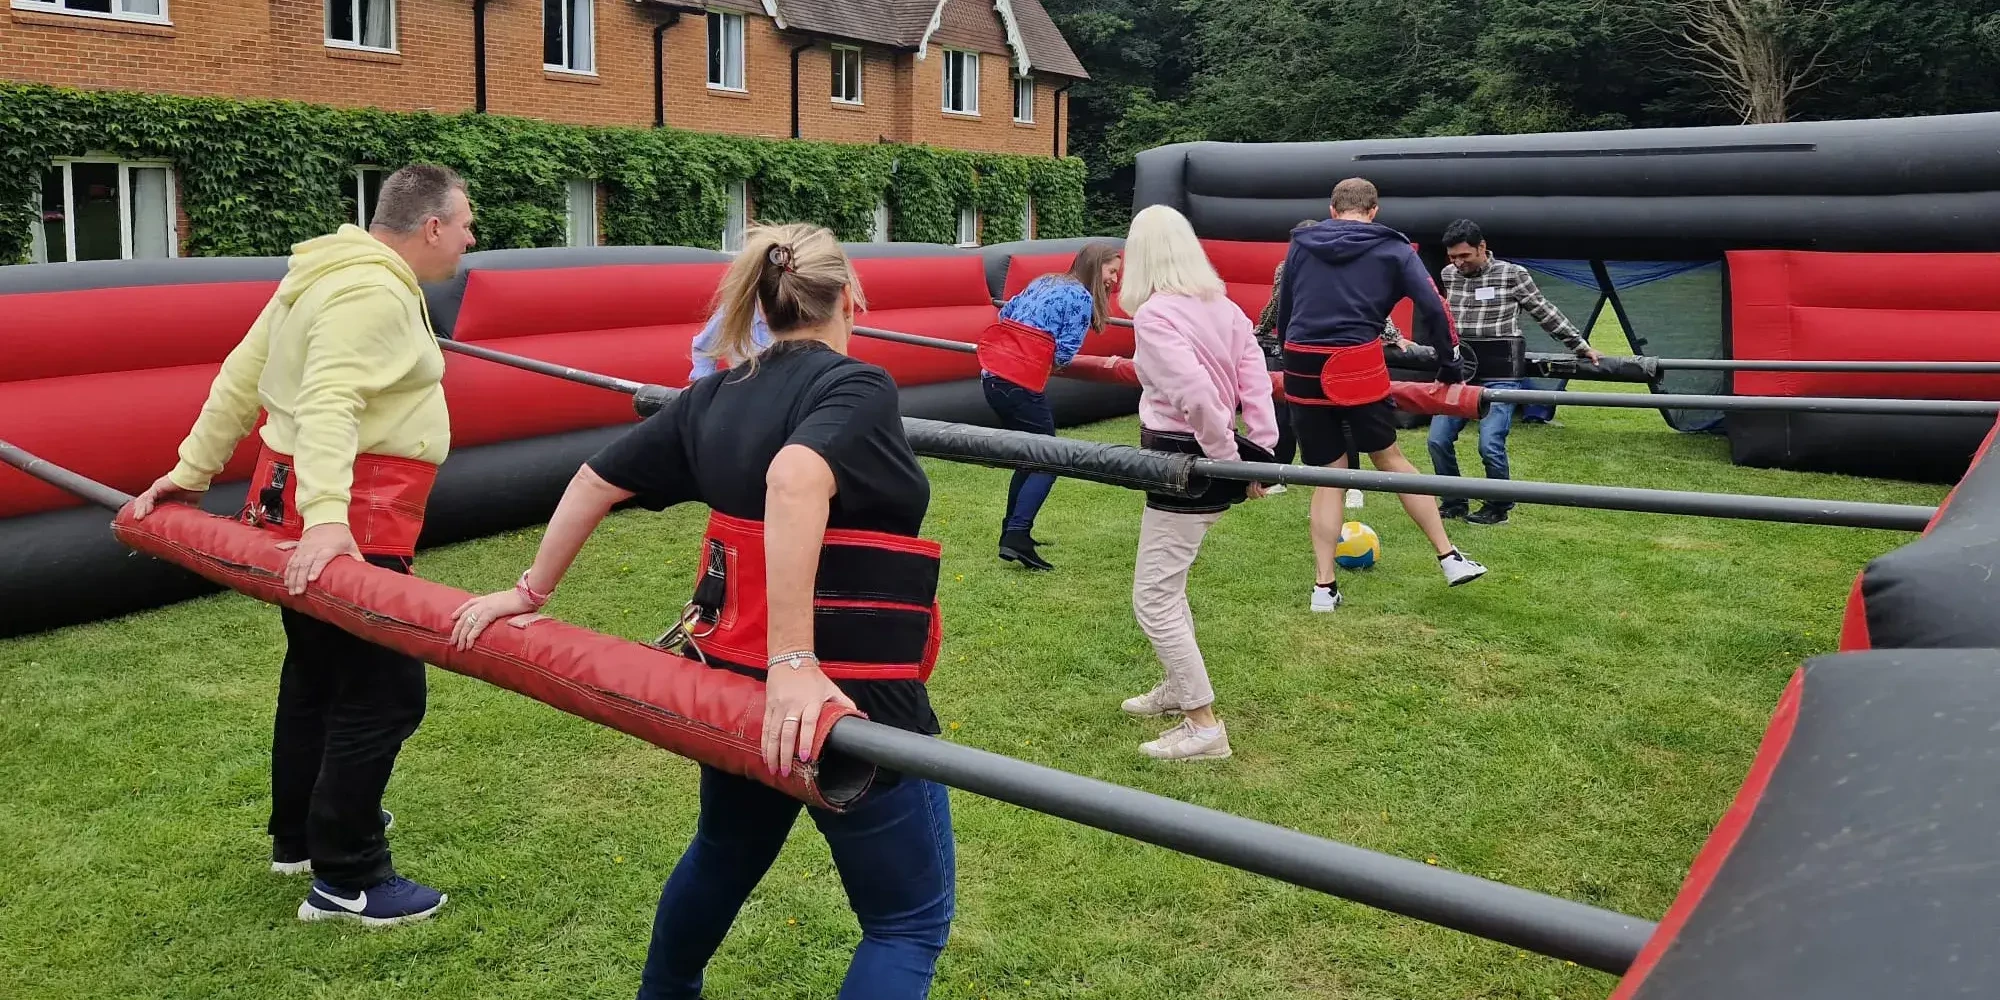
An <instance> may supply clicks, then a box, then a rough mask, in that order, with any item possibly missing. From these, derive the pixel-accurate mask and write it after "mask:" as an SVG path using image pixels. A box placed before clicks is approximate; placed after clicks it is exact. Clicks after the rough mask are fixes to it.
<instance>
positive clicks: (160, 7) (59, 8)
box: [13, 0, 172, 24]
mask: <svg viewBox="0 0 2000 1000" xmlns="http://www.w3.org/2000/svg"><path fill="white" fill-rule="evenodd" d="M13 6H14V9H15V10H39V11H47V12H48V13H51V14H75V15H77V16H78V17H105V18H111V19H113V20H118V21H144V22H146V23H147V24H170V23H172V22H170V21H168V20H167V0H14V4H13Z"/></svg>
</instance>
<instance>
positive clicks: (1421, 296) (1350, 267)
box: [1276, 219, 1457, 357]
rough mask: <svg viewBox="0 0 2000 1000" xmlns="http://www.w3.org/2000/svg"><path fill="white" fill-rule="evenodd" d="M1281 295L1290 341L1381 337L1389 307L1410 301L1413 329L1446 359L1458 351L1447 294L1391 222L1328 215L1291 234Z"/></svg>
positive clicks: (1335, 342) (1281, 318)
mask: <svg viewBox="0 0 2000 1000" xmlns="http://www.w3.org/2000/svg"><path fill="white" fill-rule="evenodd" d="M1276 294H1277V296H1278V317H1277V319H1278V329H1279V330H1280V331H1281V332H1282V334H1283V336H1284V338H1285V340H1286V342H1288V343H1293V344H1315V345H1320V346H1331V347H1345V346H1352V345H1355V344H1365V343H1368V342H1370V341H1373V340H1377V339H1380V338H1381V336H1382V331H1383V327H1384V326H1385V325H1386V324H1387V322H1388V320H1389V310H1391V309H1393V308H1395V306H1396V303H1398V302H1401V301H1402V300H1403V299H1406V298H1407V299H1409V300H1410V304H1411V305H1412V306H1414V307H1415V309H1416V315H1417V327H1418V329H1417V331H1410V333H1411V335H1412V336H1415V337H1418V338H1419V339H1421V340H1422V341H1424V342H1427V343H1429V344H1430V345H1431V346H1432V347H1435V348H1438V349H1439V354H1440V356H1442V357H1453V356H1455V344H1456V341H1457V337H1456V336H1455V335H1454V334H1453V332H1452V326H1451V320H1450V318H1449V316H1448V315H1447V314H1446V311H1445V307H1444V299H1443V298H1442V297H1441V296H1439V295H1438V290H1437V286H1436V285H1434V284H1432V283H1431V277H1430V275H1429V274H1428V273H1426V272H1425V271H1424V264H1423V261H1422V260H1420V259H1419V258H1418V257H1417V251H1416V248H1415V247H1413V246H1411V245H1410V240H1409V238H1408V237H1406V236H1404V235H1403V234H1402V233H1399V232H1397V231H1396V230H1394V229H1391V228H1389V227H1388V226H1384V225H1381V224H1379V223H1374V222H1357V221H1353V220H1349V219H1329V220H1327V221H1325V222H1321V223H1318V224H1316V225H1312V226H1307V227H1305V228H1303V229H1298V230H1295V231H1293V233H1292V245H1291V248H1290V249H1289V250H1287V251H1286V253H1285V273H1284V283H1283V285H1282V286H1281V287H1279V288H1278V289H1277V291H1276Z"/></svg>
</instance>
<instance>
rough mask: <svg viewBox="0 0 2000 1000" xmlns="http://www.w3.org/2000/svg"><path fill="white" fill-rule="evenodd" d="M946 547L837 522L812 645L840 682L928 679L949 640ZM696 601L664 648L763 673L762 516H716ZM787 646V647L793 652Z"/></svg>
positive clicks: (817, 584)
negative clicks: (941, 582) (942, 605)
mask: <svg viewBox="0 0 2000 1000" xmlns="http://www.w3.org/2000/svg"><path fill="white" fill-rule="evenodd" d="M941 554H942V549H941V548H940V547H939V546H938V543H936V542H932V541H927V540H925V539H922V538H916V537H912V536H909V535H897V534H891V533H889V532H882V531H855V530H851V529H841V528H829V529H827V532H826V536H825V540H824V542H823V543H822V545H821V548H820V556H819V572H818V575H817V576H816V577H815V579H814V581H813V649H814V651H815V652H816V653H817V654H818V655H819V661H820V664H819V665H820V670H821V671H822V672H824V673H825V674H826V676H828V677H831V678H834V679H836V680H868V681H885V680H916V681H927V680H929V679H930V676H931V669H932V668H933V667H934V666H936V664H937V656H938V647H939V645H940V644H941V642H942V641H943V631H942V627H941V617H940V615H939V611H938V604H937V584H938V569H939V557H940V555H941ZM699 572H700V575H699V576H698V577H696V580H695V588H694V599H693V600H691V601H689V602H688V606H687V609H686V611H685V612H683V614H682V616H681V620H680V623H679V624H677V625H676V626H675V627H674V629H673V630H672V631H670V632H668V633H667V635H665V636H663V637H661V644H662V645H672V644H675V643H683V642H684V643H685V644H686V645H687V646H688V647H689V648H690V649H689V651H690V652H691V653H693V654H695V655H697V656H698V657H699V658H700V659H702V660H703V661H705V662H709V663H711V664H713V665H718V666H731V667H737V668H741V669H744V670H749V671H753V672H761V671H763V670H764V668H765V665H766V664H767V663H769V661H770V652H769V649H768V642H767V635H766V631H765V630H766V628H767V627H768V625H769V607H768V605H767V604H766V603H765V594H766V590H765V585H766V574H765V567H764V522H762V521H753V520H750V519H747V518H740V517H731V516H729V515H727V514H723V513H720V512H711V513H710V514H709V516H708V530H707V532H705V533H704V534H703V535H702V539H701V567H700V571H699ZM786 652H789V650H787V651H786Z"/></svg>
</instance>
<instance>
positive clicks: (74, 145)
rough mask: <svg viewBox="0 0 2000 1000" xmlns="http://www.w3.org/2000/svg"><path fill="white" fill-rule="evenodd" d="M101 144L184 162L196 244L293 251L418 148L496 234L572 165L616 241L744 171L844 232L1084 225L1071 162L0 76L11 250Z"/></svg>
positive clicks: (685, 208)
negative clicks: (358, 182)
mask: <svg viewBox="0 0 2000 1000" xmlns="http://www.w3.org/2000/svg"><path fill="white" fill-rule="evenodd" d="M93 154H108V155H113V156H119V157H129V158H134V159H139V158H144V159H164V160H169V161H172V163H173V164H174V170H175V176H176V182H177V185H178V192H179V200H180V205H181V208H182V210H183V211H185V212H186V213H187V217H188V222H189V227H190V228H189V237H188V246H187V252H188V253H190V254H194V255H198V256H255V255H270V254H283V253H285V252H287V251H288V250H289V248H290V247H291V245H292V244H294V243H297V242H299V241H300V240H304V239H308V238H310V237H312V236H316V235H318V234H321V233H325V232H330V231H332V230H333V229H334V228H336V227H338V226H339V225H340V224H341V223H343V222H347V221H351V220H352V219H353V218H354V191H353V187H354V183H353V176H354V175H353V170H354V167H355V166H356V165H357V164H372V165H379V166H383V167H392V166H396V165H399V164H403V163H411V162H419V161H426V162H433V163H443V164H446V165H448V166H451V167H453V168H454V169H456V170H458V171H459V172H460V173H462V174H463V175H464V176H465V179H466V184H467V187H468V188H469V189H470V193H471V195H472V198H473V202H474V204H475V205H476V206H477V210H478V222H477V231H478V233H479V242H480V246H481V247H484V248H496V247H528V246H559V245H561V244H562V243H563V240H564V231H565V224H564V218H565V205H566V202H567V197H566V193H567V183H568V182H569V181H570V180H574V179H578V178H595V179H597V180H599V181H600V182H601V183H602V184H603V185H604V186H605V189H606V192H607V195H606V211H605V216H604V219H603V227H604V235H605V239H606V241H607V242H610V243H617V244H652V245H675V246H704V247H717V246H719V245H720V243H721V235H722V229H723V224H724V219H725V218H726V216H727V213H728V191H729V186H730V185H731V184H733V183H735V182H738V181H743V182H747V183H748V185H749V187H750V190H751V191H752V192H754V195H753V198H754V202H755V212H754V214H755V216H756V218H757V219H759V220H762V221H774V222H779V221H782V222H801V221H803V222H814V223H818V224H820V225H824V226H827V227H828V228H830V229H832V230H833V231H834V232H835V233H837V234H838V235H839V236H840V238H841V239H843V240H854V241H860V240H866V239H868V237H869V231H870V229H871V228H872V226H873V222H874V216H875V206H876V205H877V203H878V202H883V201H886V202H887V204H888V205H889V208H890V219H891V224H890V237H891V238H892V239H896V240H906V241H914V242H925V243H950V242H953V241H954V240H955V239H956V236H957V231H958V212H959V209H960V208H962V207H967V206H972V207H976V208H978V209H979V210H980V212H981V213H982V216H983V218H984V220H985V228H984V239H983V242H987V243H998V242H1003V241H1006V240H1012V239H1019V238H1021V236H1022V234H1021V221H1022V215H1023V209H1024V208H1025V206H1026V204H1027V202H1028V200H1029V199H1031V198H1032V199H1033V202H1034V209H1035V218H1036V229H1037V232H1036V235H1037V236H1039V237H1041V238H1045V239H1055V238H1061V237H1067V236H1079V235H1082V234H1083V232H1084V200H1083V180H1084V168H1083V164H1082V162H1081V161H1078V160H1075V159H1051V158H1048V157H1030V156H1012V155H1004V154H995V153H973V152H964V151H959V150H949V149H939V148H936V147H931V146H910V145H895V144H875V145H866V146H861V145H844V144H838V143H826V142H801V141H795V140H793V141H786V140H770V139H750V138H741V137H737V136H722V135H708V134H703V133H695V132H684V131H680V130H677V129H636V128H601V127H586V126H575V125H559V124H553V123H549V122H541V121H533V120H529V119H523V118H510V117H504V116H499V115H479V114H459V115H438V114H429V113H403V112H388V111H377V110H368V109H362V110H352V109H341V108H330V107H323V106H320V105H313V104H301V103H295V102H284V101H236V100H224V99H217V98H193V97H174V96H166V95H157V94H136V93H126V92H120V91H77V90H67V89H60V88H53V87H45V86H40V85H33V84H13V83H0V262H11V261H21V260H25V259H26V258H27V255H28V250H29V246H30V242H29V240H30V235H29V234H30V231H31V227H32V226H33V225H34V224H35V223H36V222H37V220H38V217H39V207H38V205H39V196H40V185H41V178H42V173H43V170H44V169H45V168H46V167H47V166H48V165H49V163H50V162H51V161H52V160H54V159H55V158H58V157H64V156H84V155H93Z"/></svg>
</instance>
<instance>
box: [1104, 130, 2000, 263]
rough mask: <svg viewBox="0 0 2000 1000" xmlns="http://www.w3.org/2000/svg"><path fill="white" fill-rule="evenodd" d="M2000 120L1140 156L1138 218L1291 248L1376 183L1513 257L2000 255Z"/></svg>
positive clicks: (1219, 148) (1163, 150) (1194, 148)
mask: <svg viewBox="0 0 2000 1000" xmlns="http://www.w3.org/2000/svg"><path fill="white" fill-rule="evenodd" d="M1995 134H2000V113H1988V114H1970V115H1946V116H1936V117H1925V118H1902V119H1884V120H1873V121H1832V122H1789V123H1785V124H1778V125H1749V126H1741V125H1738V126H1718V127H1707V128H1673V129H1634V130H1626V131H1605V132H1560V133H1545V134H1536V135H1475V136H1447V137H1437V138H1414V139H1357V140H1350V141H1345V142H1301V143H1220V142H1194V143H1177V144H1174V145H1169V146H1160V147H1157V148H1155V149H1149V150H1146V151H1145V152H1142V153H1140V154H1139V155H1138V159H1137V163H1136V167H1135V174H1134V181H1133V192H1132V207H1133V209H1134V210H1135V211H1136V210H1138V209H1141V208H1144V207H1146V206H1148V205H1171V206H1173V207H1174V208H1176V209H1179V210H1180V211H1181V212H1182V214H1184V215H1186V216H1187V217H1188V221H1189V222H1191V223H1193V225H1194V229H1195V232H1196V233H1198V234H1200V235H1202V236H1204V237H1208V238H1211V239H1222V240H1246V241H1260V242H1283V241H1285V240H1286V239H1287V238H1288V234H1289V233H1290V232H1291V228H1292V225H1293V224H1294V223H1296V222H1297V221H1298V220H1300V219H1306V218H1324V217H1325V214H1326V208H1327V198H1328V194H1329V192H1331V191H1332V190H1333V185H1334V184H1335V183H1336V182H1338V181H1340V180H1341V179H1342V178H1345V177H1354V176H1363V177H1367V178H1368V179H1370V180H1372V181H1374V182H1375V184H1376V186H1377V187H1378V188H1379V189H1380V190H1381V192H1382V195H1383V199H1382V212H1381V215H1380V217H1379V221H1381V222H1382V223H1383V224H1384V225H1388V226H1393V227H1395V228H1397V229H1400V230H1402V231H1403V232H1406V233H1410V234H1412V235H1413V236H1416V237H1417V238H1418V239H1419V241H1420V242H1423V243H1429V242H1431V241H1433V240H1435V239H1436V238H1437V234H1439V233H1442V232H1444V229H1445V227H1446V226H1447V225H1449V224H1451V222H1452V221H1453V220H1455V219H1460V218H1472V219H1476V220H1478V222H1479V224H1480V226H1481V227H1482V228H1483V229H1484V230H1485V231H1486V234H1487V236H1488V238H1489V239H1490V240H1491V241H1492V242H1493V244H1494V246H1495V248H1496V249H1498V250H1499V251H1500V252H1501V254H1502V256H1511V255H1518V256H1521V257H1531V258H1552V259H1571V260H1626V261H1648V260H1650V261H1687V260H1713V259H1719V258H1720V257H1721V256H1722V254H1723V253H1724V252H1725V251H1728V250H1743V249H1753V248H1765V249H1810V250H1847V251H1873V252H1882V251H1952V250H1963V251H1990V250H1992V249H1993V240H1992V237H1991V234H1990V233H1989V232H1988V231H1987V229H1988V227H1987V226H1985V225H1982V224H1980V223H1979V222H1978V221H1977V220H1990V219H1994V218H2000V147H1996V146H1995V145H1994V142H1993V136H1994V135H1995Z"/></svg>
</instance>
